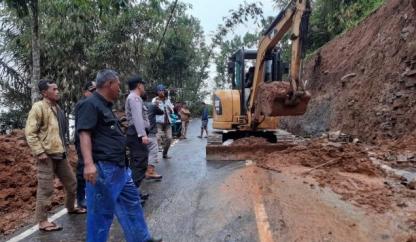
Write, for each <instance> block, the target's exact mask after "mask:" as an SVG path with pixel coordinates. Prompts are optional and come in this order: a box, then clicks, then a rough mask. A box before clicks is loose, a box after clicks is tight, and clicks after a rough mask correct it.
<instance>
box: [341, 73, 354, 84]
mask: <svg viewBox="0 0 416 242" xmlns="http://www.w3.org/2000/svg"><path fill="white" fill-rule="evenodd" d="M355 76H357V74H356V73H350V74H347V75H345V76H343V77H341V82H345V81H346V79H348V78H351V77H355Z"/></svg>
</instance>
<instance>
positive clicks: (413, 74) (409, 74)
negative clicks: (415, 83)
mask: <svg viewBox="0 0 416 242" xmlns="http://www.w3.org/2000/svg"><path fill="white" fill-rule="evenodd" d="M403 74H404V76H407V77H410V76H416V70H408V71H406V72H404V73H403Z"/></svg>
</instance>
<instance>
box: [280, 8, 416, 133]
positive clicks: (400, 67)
mask: <svg viewBox="0 0 416 242" xmlns="http://www.w3.org/2000/svg"><path fill="white" fill-rule="evenodd" d="M415 27H416V10H415V9H414V8H412V5H411V1H410V0H387V1H386V3H385V4H384V5H383V6H382V7H380V8H379V9H378V10H377V11H375V12H374V13H373V14H372V15H370V16H369V17H368V18H367V19H365V20H364V21H363V22H362V23H361V24H360V25H359V26H357V27H356V28H354V29H351V30H350V31H348V32H346V33H344V34H343V35H341V36H339V37H337V38H336V39H334V40H332V41H331V42H329V43H328V44H326V45H325V46H323V47H322V48H321V49H320V50H319V51H317V53H315V54H314V55H312V56H311V57H309V58H308V60H307V61H306V62H305V68H304V80H308V84H307V88H308V89H309V90H310V91H311V93H312V96H313V97H312V100H311V102H310V105H309V107H308V111H307V113H306V114H305V115H304V116H301V117H289V118H283V119H282V121H281V123H282V127H283V128H286V129H288V130H289V131H291V132H293V133H296V134H300V135H319V134H320V133H321V132H324V131H327V130H342V131H343V132H344V133H348V134H351V135H354V136H356V137H360V138H361V139H364V140H366V141H374V140H378V139H380V138H401V137H402V136H404V135H406V134H407V133H411V132H413V133H414V131H415V130H416V129H415V128H416V121H415V120H416V105H415V104H416V95H415V93H416V30H415Z"/></svg>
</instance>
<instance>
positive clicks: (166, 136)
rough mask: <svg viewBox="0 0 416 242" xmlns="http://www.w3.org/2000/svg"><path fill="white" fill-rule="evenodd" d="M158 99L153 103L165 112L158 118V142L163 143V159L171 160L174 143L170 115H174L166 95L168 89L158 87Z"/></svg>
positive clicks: (161, 86) (154, 99) (162, 86)
mask: <svg viewBox="0 0 416 242" xmlns="http://www.w3.org/2000/svg"><path fill="white" fill-rule="evenodd" d="M156 92H157V97H155V98H153V100H152V102H153V104H155V105H156V106H158V107H159V109H161V110H163V114H162V115H157V116H156V123H157V135H158V140H160V141H161V143H162V144H161V145H162V147H163V158H164V159H169V158H170V157H169V156H168V151H169V148H170V144H171V142H172V126H171V123H172V121H171V119H170V114H171V113H173V105H172V103H171V102H170V100H169V99H168V97H167V95H166V88H165V86H164V85H162V84H160V85H158V86H157V87H156Z"/></svg>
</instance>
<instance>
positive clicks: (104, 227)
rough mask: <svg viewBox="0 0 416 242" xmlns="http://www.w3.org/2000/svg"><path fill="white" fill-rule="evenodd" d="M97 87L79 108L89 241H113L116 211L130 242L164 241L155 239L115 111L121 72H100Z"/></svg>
mask: <svg viewBox="0 0 416 242" xmlns="http://www.w3.org/2000/svg"><path fill="white" fill-rule="evenodd" d="M96 85H97V91H96V92H94V94H93V95H92V96H91V97H89V98H87V99H86V100H85V101H84V102H82V103H81V105H80V106H79V111H78V114H79V115H78V119H77V132H78V133H79V138H80V144H81V151H82V157H83V158H84V163H85V167H84V178H85V180H86V181H87V208H88V214H87V242H104V241H107V239H108V234H109V230H110V226H111V224H112V221H113V215H114V213H115V214H116V216H117V218H118V221H119V223H120V225H121V227H122V228H123V231H124V236H125V238H126V241H127V242H138V241H146V242H151V241H162V240H161V239H159V240H157V239H153V238H151V236H150V233H149V231H148V228H147V224H146V221H145V219H144V215H143V210H142V207H141V206H140V198H139V193H138V190H137V189H136V186H135V185H134V183H133V180H132V178H131V170H130V169H129V168H128V167H127V166H126V160H125V158H126V157H125V145H126V138H125V137H124V135H123V133H122V131H121V127H120V123H119V121H118V119H117V117H116V116H115V115H114V113H113V112H112V109H111V108H112V106H113V103H114V102H115V101H116V100H117V98H118V95H119V92H120V81H119V78H118V75H117V73H116V72H115V71H113V70H108V69H106V70H102V71H100V72H98V74H97V78H96Z"/></svg>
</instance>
